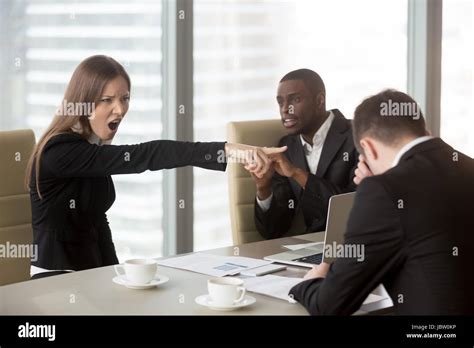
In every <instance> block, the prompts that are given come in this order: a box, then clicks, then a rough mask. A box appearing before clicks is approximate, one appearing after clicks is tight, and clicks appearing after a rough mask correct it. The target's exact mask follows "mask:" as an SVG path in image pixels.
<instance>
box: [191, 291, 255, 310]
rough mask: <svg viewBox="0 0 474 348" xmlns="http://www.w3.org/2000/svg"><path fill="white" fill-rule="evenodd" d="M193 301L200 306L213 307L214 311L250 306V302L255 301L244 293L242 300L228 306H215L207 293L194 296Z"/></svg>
mask: <svg viewBox="0 0 474 348" xmlns="http://www.w3.org/2000/svg"><path fill="white" fill-rule="evenodd" d="M195 301H196V303H197V304H200V305H201V306H205V307H208V308H210V309H214V310H216V311H233V310H235V309H237V308H241V307H247V306H250V305H251V304H253V303H255V301H256V299H255V298H254V297H252V296H249V295H245V297H244V298H243V300H242V301H240V302H239V303H235V304H233V305H230V306H215V305H213V304H212V300H211V297H210V296H209V294H206V295H201V296H198V297H196V299H195Z"/></svg>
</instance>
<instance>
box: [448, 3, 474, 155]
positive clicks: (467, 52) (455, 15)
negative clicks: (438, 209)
mask: <svg viewBox="0 0 474 348" xmlns="http://www.w3.org/2000/svg"><path fill="white" fill-rule="evenodd" d="M472 17H473V3H472V1H470V0H452V1H443V47H442V49H443V53H442V75H441V78H442V81H441V137H442V138H443V139H444V140H445V141H446V142H448V143H449V144H450V145H452V146H453V147H454V148H455V149H457V150H459V151H461V152H463V153H465V154H466V155H469V156H471V157H474V138H473V137H472V130H473V129H474V108H473V105H472V102H473V80H472V73H473V64H472V61H473V58H474V57H473V45H472V42H473V41H474V35H473V28H472V19H473V18H472Z"/></svg>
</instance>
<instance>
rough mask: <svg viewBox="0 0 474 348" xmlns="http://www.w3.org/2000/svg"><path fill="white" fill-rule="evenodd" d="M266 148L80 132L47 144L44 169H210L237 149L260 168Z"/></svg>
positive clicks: (67, 172) (67, 173) (72, 172)
mask: <svg viewBox="0 0 474 348" xmlns="http://www.w3.org/2000/svg"><path fill="white" fill-rule="evenodd" d="M271 149H272V148H270V150H269V149H265V150H263V148H257V147H253V146H247V145H241V144H226V143H224V142H209V143H199V142H183V141H172V140H154V141H149V142H145V143H141V144H136V145H103V146H98V145H95V144H90V143H89V142H88V141H86V140H84V139H83V138H82V137H81V136H79V135H78V134H70V133H68V134H60V135H57V136H55V137H53V138H52V139H51V140H50V141H49V142H48V143H47V144H46V146H45V149H44V152H43V159H42V168H41V172H42V173H43V174H46V175H48V174H50V175H52V176H54V177H63V178H65V177H94V176H106V175H113V174H130V173H141V172H144V171H146V170H160V169H171V168H179V167H184V166H196V167H202V168H206V169H213V170H221V171H224V170H225V169H226V164H227V161H228V160H229V159H231V158H235V153H236V151H240V150H242V151H243V150H245V151H249V153H250V154H251V155H250V157H249V158H247V159H245V161H246V162H244V163H247V162H248V161H254V163H255V166H256V167H257V168H258V169H261V170H263V169H265V167H266V166H269V165H270V164H269V163H268V162H269V158H268V155H267V154H266V153H265V151H266V152H269V153H270V152H272V151H274V150H271Z"/></svg>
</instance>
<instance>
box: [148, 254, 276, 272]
mask: <svg viewBox="0 0 474 348" xmlns="http://www.w3.org/2000/svg"><path fill="white" fill-rule="evenodd" d="M156 262H157V263H158V264H159V265H161V266H167V267H172V268H179V269H185V270H187V271H192V272H196V273H202V274H207V275H210V276H214V277H224V276H226V275H235V274H238V273H240V271H243V270H248V269H251V268H255V267H261V266H264V265H268V264H270V263H271V261H265V260H258V259H252V258H250V257H240V256H218V255H211V254H205V253H196V254H190V255H184V256H177V257H172V258H169V259H166V260H157V261H156Z"/></svg>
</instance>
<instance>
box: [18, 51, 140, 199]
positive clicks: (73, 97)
mask: <svg viewBox="0 0 474 348" xmlns="http://www.w3.org/2000/svg"><path fill="white" fill-rule="evenodd" d="M118 76H122V77H123V78H125V80H126V81H127V84H128V89H129V91H130V89H131V83H130V78H129V76H128V74H127V72H126V71H125V69H124V68H123V66H122V65H120V63H118V62H117V61H116V60H114V59H113V58H111V57H107V56H103V55H97V56H92V57H89V58H86V59H85V60H83V61H82V62H81V63H80V64H79V65H78V66H77V68H76V70H74V73H73V74H72V77H71V80H70V81H69V84H68V86H67V88H66V92H65V93H64V98H63V101H62V102H61V106H64V105H96V104H97V103H98V102H99V101H100V97H101V94H102V92H103V89H104V87H105V85H106V84H107V82H109V81H110V80H112V79H114V78H116V77H118ZM69 103H73V104H69ZM79 103H81V104H79ZM78 109H80V111H81V110H82V113H81V114H73V115H68V114H67V112H65V111H67V109H66V110H64V108H62V107H60V108H59V109H58V112H56V114H55V116H54V118H53V120H52V122H51V124H50V125H49V127H48V128H47V129H46V131H45V132H44V134H43V135H42V136H41V138H40V139H39V141H38V143H37V144H36V145H35V147H34V148H33V153H32V154H31V157H30V159H29V161H28V165H27V167H26V175H25V184H26V186H27V187H28V188H30V189H31V188H32V187H31V186H32V183H31V179H32V174H33V173H32V171H33V167H34V168H35V177H36V180H35V181H36V183H35V188H36V191H37V192H38V196H39V197H40V199H42V198H43V197H42V195H41V192H40V188H39V173H40V163H41V155H42V153H43V149H44V147H45V145H46V144H47V142H48V141H49V140H50V139H51V138H52V137H54V136H55V135H58V134H63V133H71V132H72V128H73V127H78V126H79V128H80V129H81V130H82V132H81V133H80V135H81V136H82V137H83V138H84V139H88V138H89V137H90V135H91V134H92V129H91V126H90V123H89V117H90V116H91V115H89V114H87V111H88V108H87V107H86V108H78Z"/></svg>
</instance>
